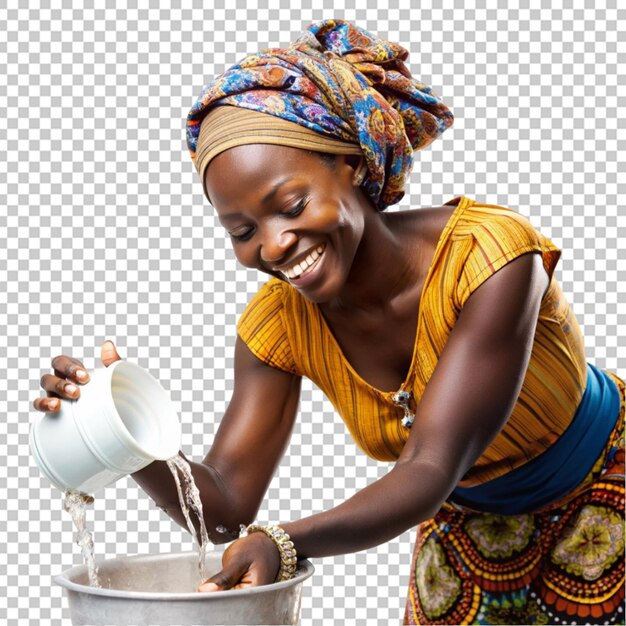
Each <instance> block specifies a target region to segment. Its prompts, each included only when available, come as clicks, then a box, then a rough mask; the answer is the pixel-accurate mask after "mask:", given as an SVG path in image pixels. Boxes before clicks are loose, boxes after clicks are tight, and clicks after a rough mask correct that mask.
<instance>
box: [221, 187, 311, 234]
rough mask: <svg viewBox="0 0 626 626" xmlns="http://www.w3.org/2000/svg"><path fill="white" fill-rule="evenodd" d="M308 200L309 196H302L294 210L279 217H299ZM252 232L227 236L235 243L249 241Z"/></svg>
mask: <svg viewBox="0 0 626 626" xmlns="http://www.w3.org/2000/svg"><path fill="white" fill-rule="evenodd" d="M309 198H310V196H309V195H306V196H304V198H302V200H300V202H298V204H297V205H296V207H295V208H293V209H292V210H291V211H287V212H286V213H281V215H287V216H289V217H295V216H296V215H300V213H302V211H304V207H305V206H306V205H307V203H308V201H309ZM253 231H254V229H252V228H251V229H250V230H248V231H246V232H245V233H244V234H243V235H233V234H232V233H229V234H230V236H231V238H232V239H234V240H235V241H248V239H250V237H251V236H252V233H253Z"/></svg>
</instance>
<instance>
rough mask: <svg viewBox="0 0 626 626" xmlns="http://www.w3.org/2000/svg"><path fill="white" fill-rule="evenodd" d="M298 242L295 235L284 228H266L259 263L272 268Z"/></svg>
mask: <svg viewBox="0 0 626 626" xmlns="http://www.w3.org/2000/svg"><path fill="white" fill-rule="evenodd" d="M297 241H298V237H297V236H296V235H295V233H292V232H291V231H289V230H286V229H284V228H273V229H272V228H268V229H267V234H266V235H265V237H264V239H263V242H262V244H261V252H260V257H261V261H262V262H263V263H264V264H265V265H268V266H269V267H272V266H274V265H279V264H280V262H281V260H282V259H284V258H285V254H286V253H287V251H288V250H289V249H290V248H291V247H292V246H293V245H294V244H295V243H296V242H297Z"/></svg>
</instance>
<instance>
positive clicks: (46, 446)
mask: <svg viewBox="0 0 626 626" xmlns="http://www.w3.org/2000/svg"><path fill="white" fill-rule="evenodd" d="M89 376H90V380H89V383H88V384H86V385H82V386H81V387H80V397H79V398H78V399H77V400H70V399H66V398H60V401H61V408H60V409H59V411H57V412H56V413H44V414H41V415H40V416H38V417H37V418H36V419H35V421H33V423H32V425H31V429H30V449H31V452H32V454H33V456H34V457H35V460H36V462H37V465H38V466H39V469H40V470H41V471H42V473H43V474H44V475H45V476H46V477H47V478H48V479H49V480H50V482H51V483H52V484H53V485H54V486H55V487H57V488H58V489H61V490H62V491H65V490H66V489H76V490H78V491H81V492H83V493H85V494H88V495H91V494H93V493H94V492H96V491H98V490H99V489H101V488H103V487H106V486H107V485H110V484H112V483H114V482H115V481H117V480H118V479H119V478H122V477H123V476H126V475H128V474H131V473H133V472H136V471H138V470H140V469H142V468H144V467H146V466H147V465H149V464H150V463H152V462H153V461H155V460H166V459H169V458H171V457H173V456H174V455H176V454H178V451H179V450H180V443H181V426H180V421H179V419H178V415H177V413H176V410H175V408H174V406H173V404H172V402H171V400H170V397H169V394H168V392H167V391H166V390H165V389H164V388H163V387H162V386H161V385H160V383H159V382H158V381H157V380H156V379H155V378H154V377H153V376H152V375H151V374H150V373H149V372H147V371H146V370H144V369H143V368H141V367H140V366H139V365H136V364H135V363H131V362H129V361H124V360H121V361H115V362H114V363H111V365H109V366H108V367H106V368H101V369H96V370H92V371H91V372H90V373H89Z"/></svg>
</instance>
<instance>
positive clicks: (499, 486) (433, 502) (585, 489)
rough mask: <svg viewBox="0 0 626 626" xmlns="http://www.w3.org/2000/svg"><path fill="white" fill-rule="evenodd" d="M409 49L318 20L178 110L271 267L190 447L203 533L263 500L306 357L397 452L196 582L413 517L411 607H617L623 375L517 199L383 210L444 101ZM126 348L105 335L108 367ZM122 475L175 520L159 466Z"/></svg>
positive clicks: (335, 399)
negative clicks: (225, 378)
mask: <svg viewBox="0 0 626 626" xmlns="http://www.w3.org/2000/svg"><path fill="white" fill-rule="evenodd" d="M407 56H408V53H407V51H406V50H405V49H404V48H402V47H401V46H399V45H397V44H393V43H391V42H387V41H384V40H381V39H378V38H376V37H375V36H373V35H371V34H370V33H368V32H367V31H364V30H362V29H360V28H358V27H356V26H354V25H352V24H349V23H347V22H343V21H341V20H325V21H322V22H316V23H314V24H312V25H311V26H310V27H309V28H308V29H307V30H306V31H305V32H304V33H303V34H302V36H301V37H300V38H299V39H298V40H297V41H296V42H294V43H293V44H292V45H291V46H289V47H288V48H287V49H285V50H281V49H277V48H275V49H269V50H264V51H261V52H260V53H259V54H255V55H250V56H248V57H246V58H245V59H244V60H243V61H242V62H240V63H238V64H237V65H235V66H233V67H232V68H230V69H229V70H228V71H227V72H225V73H224V74H223V75H221V76H220V77H218V78H217V79H216V80H215V81H213V83H211V84H209V85H207V86H206V87H205V88H204V89H203V92H202V93H201V95H200V97H199V98H198V101H197V102H196V104H195V105H194V106H193V108H192V109H191V111H190V113H189V116H188V120H187V139H188V145H189V148H190V152H191V155H192V158H193V159H194V163H195V165H196V168H197V170H198V172H199V174H200V179H201V181H202V184H203V188H204V191H205V194H206V196H207V198H208V199H209V201H210V203H211V204H212V205H213V207H214V208H215V210H216V212H217V215H218V218H219V221H220V223H221V224H222V225H223V226H224V227H225V228H226V229H227V231H228V234H229V235H230V237H231V240H232V243H233V247H234V250H235V253H236V255H237V258H238V260H239V262H240V263H241V264H242V265H244V266H246V267H250V268H256V269H258V270H259V271H261V272H263V273H266V274H269V275H270V276H272V278H271V279H270V280H268V281H267V282H266V283H265V284H264V285H263V286H262V287H261V289H260V290H259V292H258V293H257V294H256V295H255V297H254V298H253V299H252V300H251V301H250V303H249V304H248V306H247V308H246V310H245V311H244V313H243V314H242V316H241V318H240V319H239V322H238V337H237V341H236V346H235V388H234V392H233V396H232V399H231V402H230V404H229V406H228V409H227V411H226V413H225V415H224V418H223V420H222V422H221V424H220V427H219V430H218V432H217V435H216V438H215V441H214V443H213V445H212V447H211V449H210V451H209V453H208V455H207V457H206V458H205V459H204V460H203V462H202V463H193V462H190V465H191V466H192V471H193V474H194V478H195V480H196V483H197V484H198V486H199V488H200V491H201V494H202V498H203V503H204V511H205V516H206V523H207V527H208V528H209V531H210V537H211V540H212V541H214V542H215V543H224V542H226V541H230V540H232V539H236V538H237V535H238V529H239V527H240V524H246V525H248V524H251V522H252V521H253V520H254V519H255V516H256V513H257V511H258V509H259V506H260V504H261V502H262V499H263V497H264V494H265V492H266V490H267V488H268V486H269V483H270V481H271V479H272V476H273V473H274V471H275V469H276V467H277V466H278V463H279V462H280V459H281V455H282V453H283V452H284V450H285V447H286V445H287V442H288V438H289V435H290V433H291V430H292V428H293V424H294V421H295V417H296V414H297V408H298V400H299V392H300V384H301V380H302V377H303V376H307V377H309V378H310V379H311V380H313V381H314V382H315V383H316V384H317V385H318V386H319V387H320V388H321V389H322V390H323V391H324V393H326V394H327V396H328V398H329V399H330V400H331V401H332V403H333V405H334V406H335V408H336V409H337V411H338V412H339V413H340V415H341V416H342V418H343V419H344V421H345V423H346V425H347V427H348V429H349V431H350V433H351V434H352V435H353V437H354V439H355V441H356V442H357V444H358V445H359V447H360V448H361V449H362V450H363V451H364V452H365V453H366V454H368V455H370V456H371V457H373V458H375V459H379V460H382V461H395V464H394V466H393V469H392V470H391V471H390V472H389V473H388V474H387V475H386V476H384V477H383V478H382V479H380V480H378V481H376V482H375V483H373V484H371V485H369V486H368V487H366V488H365V489H363V490H361V491H359V492H358V493H357V494H356V495H355V496H353V497H352V498H350V499H349V500H347V501H346V502H344V503H343V504H341V505H340V506H338V507H336V508H334V509H331V510H329V511H325V512H323V513H320V514H318V515H314V516H311V517H308V518H304V519H301V520H297V521H294V522H290V523H286V524H279V525H278V526H270V527H259V526H250V527H249V528H248V535H247V536H245V537H242V538H239V539H236V540H235V541H234V542H233V543H231V545H230V546H229V547H228V548H227V550H226V551H225V552H224V557H223V563H222V565H223V567H222V571H221V572H219V573H217V574H216V575H215V576H212V577H211V578H210V579H209V580H208V581H206V582H205V583H204V584H202V585H201V586H200V587H199V591H215V590H217V591H219V590H224V589H229V588H233V587H235V588H240V587H245V586H251V585H262V584H267V583H271V582H273V581H274V580H276V579H281V578H283V579H284V578H288V577H289V576H290V575H291V574H292V573H293V569H294V567H293V561H294V560H295V559H294V558H293V553H294V552H295V553H296V555H297V558H298V559H301V558H315V557H324V556H333V555H339V554H345V553H349V552H355V551H359V550H364V549H367V548H371V547H373V546H376V545H380V544H381V543H383V542H386V541H389V540H390V539H392V538H394V537H397V536H398V535H400V534H401V533H403V532H405V531H406V530H408V529H409V528H411V527H413V526H415V525H418V524H419V528H418V534H417V540H416V545H415V550H414V554H413V560H412V565H411V576H410V585H409V590H408V597H407V604H406V610H405V615H404V623H405V624H413V623H424V624H428V623H440V624H462V623H463V624H464V623H487V624H489V623H510V624H513V623H523V624H527V623H602V624H604V623H616V622H618V621H620V620H623V612H622V602H623V598H624V562H623V556H622V554H623V549H624V527H623V517H624V511H623V509H624V487H623V460H624V454H623V424H624V388H625V385H624V382H623V381H622V380H621V379H620V378H619V377H618V376H616V375H615V374H614V373H612V372H607V371H603V370H600V369H598V368H596V367H595V366H593V365H592V364H590V363H587V362H586V361H585V353H584V346H583V343H582V337H581V334H580V328H579V327H578V324H577V322H576V319H575V317H574V315H573V312H572V310H571V308H570V306H569V304H568V303H567V301H566V300H565V298H564V297H563V294H562V291H561V289H560V286H559V285H558V283H557V282H556V281H555V280H554V278H553V272H554V269H555V266H556V263H557V262H558V260H559V257H560V250H559V249H558V248H557V247H556V246H555V245H554V244H553V243H552V242H551V241H550V240H549V239H547V238H546V237H544V236H543V235H541V234H540V233H539V232H538V231H537V230H535V229H534V228H533V227H532V226H531V225H530V224H529V222H528V221H527V220H526V219H525V218H523V217H522V216H520V215H519V214H517V213H515V212H514V211H512V210H510V209H507V208H504V207H498V206H494V205H488V204H482V203H478V202H476V201H475V200H472V199H470V198H467V197H464V196H461V197H457V198H454V199H453V200H450V201H449V202H447V203H446V204H444V205H443V206H441V207H437V208H429V209H420V210H419V211H401V212H394V213H391V212H390V213H385V212H384V210H385V209H386V208H387V207H388V206H389V205H391V204H394V203H396V202H398V201H399V200H400V199H401V198H402V196H403V194H404V185H405V182H406V177H407V176H408V174H409V172H410V168H411V162H412V161H411V154H412V151H413V150H418V149H421V148H422V147H424V146H426V145H428V144H429V143H431V142H432V141H433V140H434V139H435V138H436V137H438V136H439V135H440V134H441V133H442V132H443V131H444V130H445V129H446V128H448V127H449V126H450V125H451V124H452V119H453V118H452V114H451V112H450V111H449V110H448V108H447V107H446V106H445V105H444V104H443V103H442V102H441V101H440V100H439V99H438V98H437V97H436V96H435V95H434V94H433V93H432V91H431V90H430V88H429V87H427V86H426V85H423V84H421V83H419V82H418V81H417V80H415V79H413V78H412V77H411V74H410V73H409V71H408V70H407V68H406V67H405V65H404V63H403V61H404V60H405V59H406V58H407ZM119 358H120V357H119V355H118V354H117V352H116V351H115V348H114V346H113V345H112V344H111V343H105V345H104V346H103V350H102V360H103V362H104V364H105V365H109V364H110V363H112V362H113V361H115V360H117V359H119ZM53 367H54V369H55V373H54V376H52V375H47V376H44V377H43V379H42V387H43V388H44V389H45V390H46V391H47V392H48V398H52V397H56V396H62V397H71V398H76V397H77V394H78V393H79V392H78V391H76V392H75V395H71V394H68V393H67V392H66V391H64V385H65V384H66V383H67V381H71V382H78V383H81V384H84V383H85V382H86V381H87V380H88V378H86V377H85V378H83V379H81V377H80V376H79V370H80V368H82V364H81V363H80V361H77V360H76V359H72V358H71V357H66V356H60V357H56V358H55V359H54V360H53ZM51 402H52V401H51V400H50V399H47V398H38V399H37V400H35V407H36V408H37V409H40V410H47V411H50V410H54V408H53V406H52V403H51ZM57 404H58V403H57ZM181 454H182V453H181ZM133 477H134V478H135V479H136V480H137V482H138V483H139V484H140V485H141V486H142V487H143V488H144V490H145V491H146V492H147V493H148V494H149V495H150V496H151V497H152V498H153V499H154V500H155V502H156V503H157V504H158V505H159V506H160V507H161V508H162V509H164V510H165V511H166V512H167V513H168V514H169V515H170V516H171V517H172V518H173V519H175V520H176V521H177V522H178V523H179V524H181V526H183V527H185V520H184V518H183V516H182V514H181V511H180V508H179V505H178V497H177V493H176V490H175V488H174V485H173V481H172V480H171V474H170V472H169V469H168V468H167V466H166V464H165V463H163V462H155V463H153V464H152V465H150V466H149V467H148V468H145V469H144V470H141V471H140V472H137V473H136V474H134V475H133ZM213 529H216V530H213ZM218 529H219V530H218ZM220 531H221V532H220ZM289 540H291V543H290V541H289ZM292 544H293V546H292Z"/></svg>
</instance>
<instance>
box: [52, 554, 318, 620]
mask: <svg viewBox="0 0 626 626" xmlns="http://www.w3.org/2000/svg"><path fill="white" fill-rule="evenodd" d="M222 553H223V549H219V548H218V549H215V550H213V551H209V552H208V553H207V556H206V565H207V572H209V576H212V575H213V574H216V573H217V572H219V571H220V569H221V568H222V565H221V564H222ZM97 565H98V575H99V578H100V583H101V584H102V589H98V588H97V587H90V586H89V580H88V576H87V566H86V565H78V566H76V567H72V568H71V569H68V570H65V571H64V572H63V573H62V574H59V575H57V576H55V577H54V579H53V580H54V582H55V583H57V584H58V585H61V586H62V587H65V590H66V592H67V597H68V601H69V607H70V617H71V620H72V624H74V625H76V624H94V625H98V624H118V625H120V626H121V625H122V624H137V625H143V624H146V625H147V624H155V625H163V626H165V625H173V624H181V625H182V624H196V625H202V624H299V623H300V599H301V595H302V583H303V582H304V581H305V580H306V579H307V578H309V577H310V576H311V575H312V574H313V572H314V571H315V568H314V567H313V565H312V564H311V563H310V562H309V561H306V560H304V561H301V562H299V563H298V570H297V572H296V575H295V577H294V578H292V579H291V580H286V581H283V582H279V583H273V584H271V585H263V586H260V587H251V588H249V589H233V590H230V591H216V592H197V591H195V589H196V587H197V586H198V585H199V584H200V582H201V581H200V576H199V573H198V553H197V552H172V553H168V554H148V555H137V556H130V557H118V558H116V559H109V560H104V561H97Z"/></svg>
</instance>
